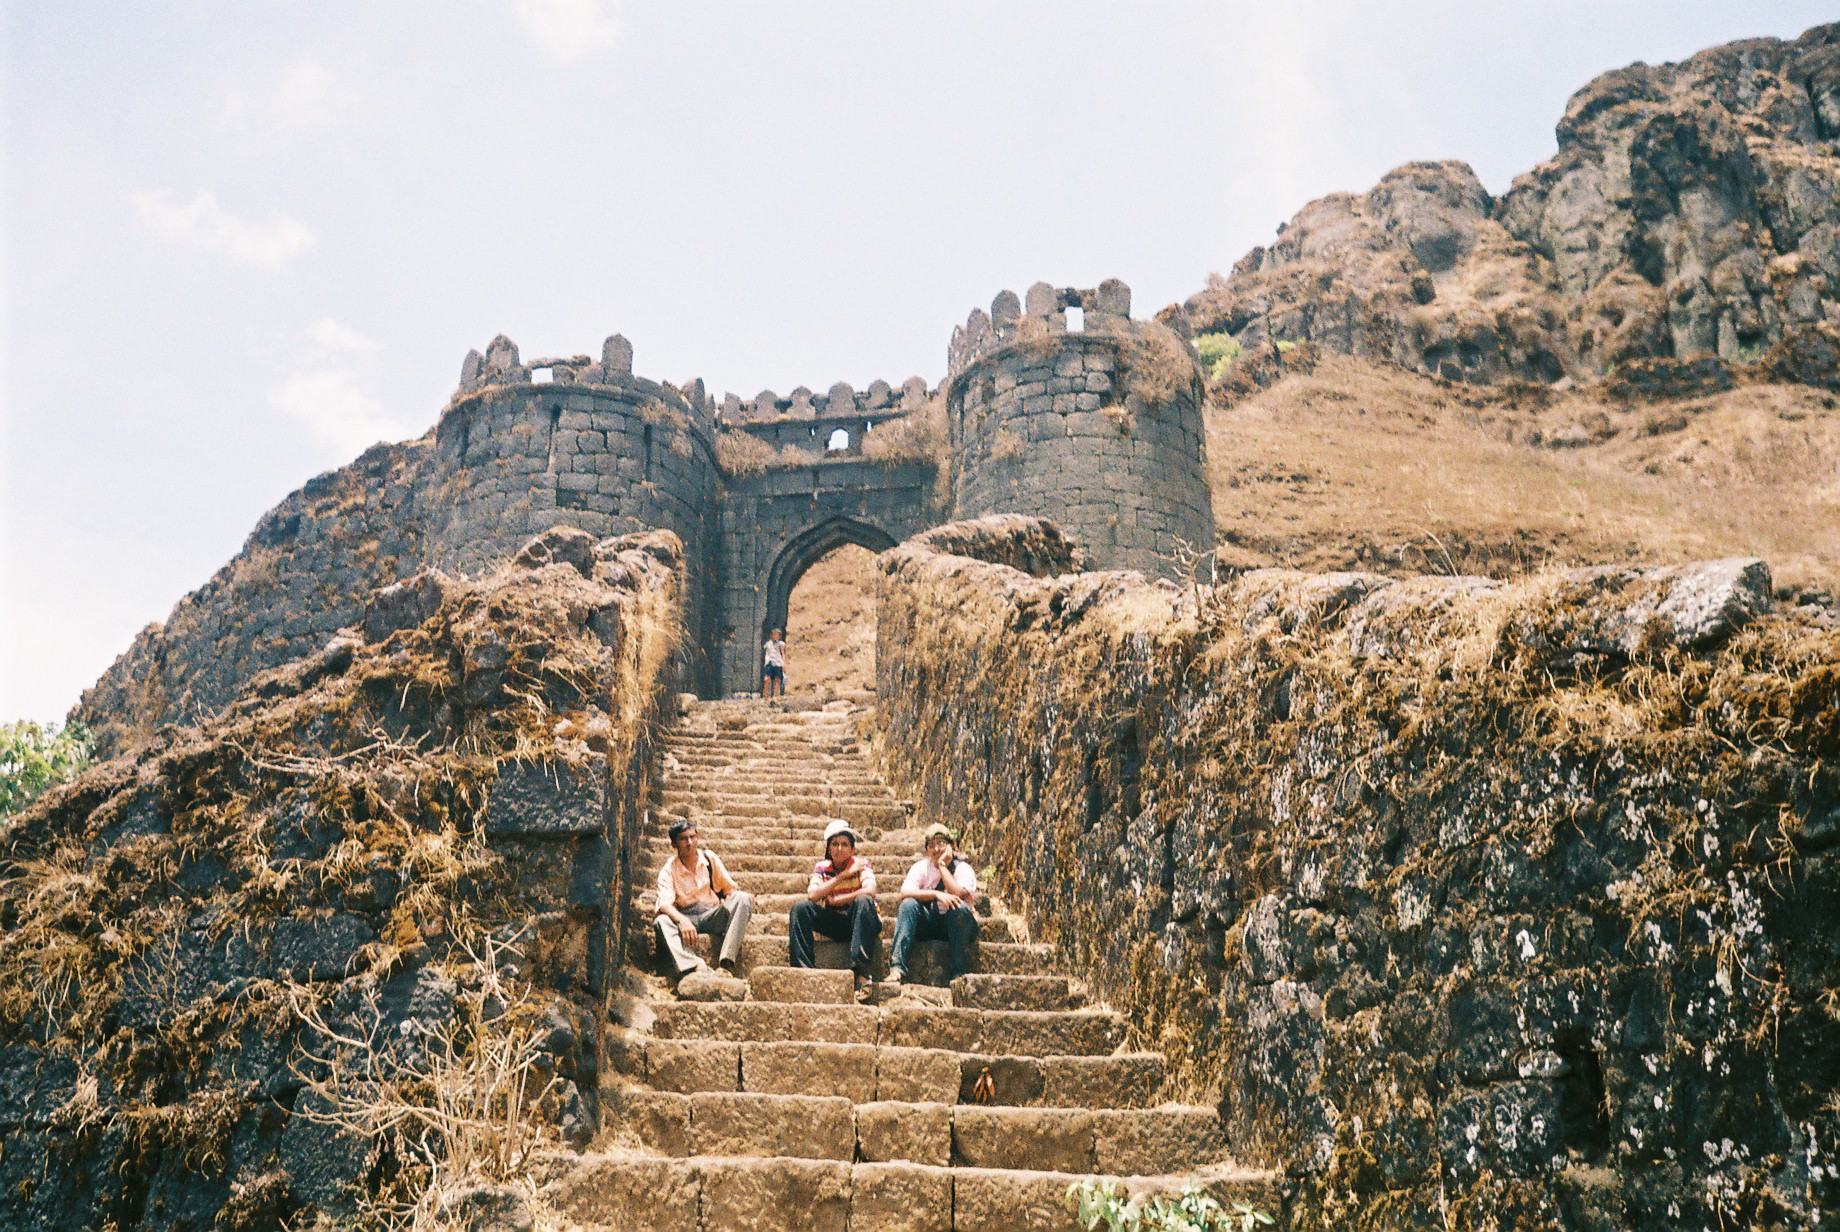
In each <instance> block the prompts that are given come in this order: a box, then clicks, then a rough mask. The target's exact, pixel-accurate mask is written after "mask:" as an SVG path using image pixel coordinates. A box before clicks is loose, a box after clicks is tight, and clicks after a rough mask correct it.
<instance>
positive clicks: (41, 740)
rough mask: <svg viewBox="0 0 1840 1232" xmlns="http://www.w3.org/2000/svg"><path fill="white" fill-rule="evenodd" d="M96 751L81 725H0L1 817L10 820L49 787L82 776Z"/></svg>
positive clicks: (31, 723)
mask: <svg viewBox="0 0 1840 1232" xmlns="http://www.w3.org/2000/svg"><path fill="white" fill-rule="evenodd" d="M94 759H95V751H94V749H93V748H92V746H91V743H90V738H89V732H88V731H86V730H84V727H83V725H82V724H81V723H68V724H65V725H64V726H62V727H60V726H59V725H58V724H56V723H50V724H45V723H34V722H32V721H31V720H30V719H20V720H18V721H17V722H13V723H0V817H9V816H11V815H12V814H14V813H16V812H18V811H19V810H20V809H22V808H24V807H25V806H26V805H28V804H30V803H32V801H34V800H36V799H38V797H39V794H40V793H41V792H43V791H44V790H45V789H46V788H47V787H51V786H53V785H55V784H58V783H62V782H63V781H64V780H65V779H68V778H73V777H75V776H76V775H78V774H81V773H82V772H83V771H84V769H85V768H86V767H88V765H89V764H90V762H91V761H93V760H94Z"/></svg>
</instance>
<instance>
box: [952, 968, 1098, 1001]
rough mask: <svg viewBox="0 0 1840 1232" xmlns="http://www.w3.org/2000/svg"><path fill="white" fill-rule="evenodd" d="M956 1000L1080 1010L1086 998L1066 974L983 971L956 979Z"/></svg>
mask: <svg viewBox="0 0 1840 1232" xmlns="http://www.w3.org/2000/svg"><path fill="white" fill-rule="evenodd" d="M952 1004H953V1005H956V1006H959V1007H961V1008H964V1009H974V1010H1076V1009H1079V1008H1080V1007H1081V1006H1083V1005H1085V1004H1086V998H1085V996H1084V994H1081V993H1077V992H1075V991H1074V989H1073V988H1072V987H1071V986H1070V985H1069V983H1068V981H1067V977H1066V976H1064V975H999V974H996V973H993V972H979V973H976V974H972V975H961V976H959V977H958V978H957V979H955V980H953V981H952Z"/></svg>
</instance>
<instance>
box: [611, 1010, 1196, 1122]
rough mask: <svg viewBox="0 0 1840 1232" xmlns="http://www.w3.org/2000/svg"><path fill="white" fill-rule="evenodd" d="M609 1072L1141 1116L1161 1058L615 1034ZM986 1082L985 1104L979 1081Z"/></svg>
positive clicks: (642, 1078)
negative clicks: (1107, 1110)
mask: <svg viewBox="0 0 1840 1232" xmlns="http://www.w3.org/2000/svg"><path fill="white" fill-rule="evenodd" d="M608 1056H609V1059H610V1064H611V1065H612V1067H613V1071H614V1072H617V1073H619V1074H622V1075H624V1076H625V1077H627V1078H629V1079H632V1080H633V1081H635V1082H640V1083H644V1084H645V1085H647V1086H649V1087H651V1088H653V1089H655V1090H659V1091H671V1092H676V1093H677V1094H681V1095H694V1094H697V1093H699V1092H703V1091H752V1092H756V1093H763V1094H769V1095H804V1094H812V1093H823V1094H827V1095H842V1096H845V1097H846V1098H848V1099H850V1100H852V1101H853V1102H855V1103H858V1104H867V1103H874V1102H876V1101H897V1102H901V1103H941V1104H952V1103H958V1104H976V1103H979V1102H985V1103H988V1104H991V1105H996V1106H1007V1107H1049V1108H1147V1107H1151V1106H1153V1105H1155V1104H1157V1103H1159V1102H1160V1099H1159V1096H1160V1094H1161V1092H1162V1087H1163V1079H1164V1073H1165V1064H1164V1061H1163V1056H1162V1054H1161V1053H1155V1052H1134V1053H1121V1054H1118V1055H1115V1056H1042V1057H1032V1056H1018V1055H1013V1054H984V1053H959V1052H952V1051H949V1050H947V1049H940V1048H902V1047H882V1046H879V1045H875V1044H814V1043H806V1042H803V1041H767V1042H760V1043H737V1042H734V1041H730V1040H695V1039H693V1040H667V1039H658V1038H655V1037H652V1036H648V1035H642V1034H640V1033H638V1032H636V1031H627V1030H624V1029H623V1028H614V1029H613V1031H612V1032H611V1033H610V1036H609V1044H608ZM986 1073H988V1074H989V1075H990V1086H989V1091H988V1094H989V1099H988V1100H985V1101H979V1100H978V1099H977V1097H976V1096H977V1092H976V1087H977V1083H978V1080H979V1078H981V1077H983V1076H984V1075H985V1074H986Z"/></svg>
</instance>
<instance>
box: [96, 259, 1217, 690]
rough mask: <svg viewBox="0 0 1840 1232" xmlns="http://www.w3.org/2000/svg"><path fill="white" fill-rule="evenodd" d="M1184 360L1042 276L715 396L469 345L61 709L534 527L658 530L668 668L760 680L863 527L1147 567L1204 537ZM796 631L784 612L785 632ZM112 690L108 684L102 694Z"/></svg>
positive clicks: (231, 676) (1190, 361) (342, 619)
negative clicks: (681, 552)
mask: <svg viewBox="0 0 1840 1232" xmlns="http://www.w3.org/2000/svg"><path fill="white" fill-rule="evenodd" d="M1202 402H1203V382H1202V372H1201V368H1200V365H1199V363H1198V361H1197V359H1196V358H1195V356H1194V353H1193V350H1192V348H1191V347H1190V346H1189V345H1188V343H1187V342H1186V340H1185V339H1184V338H1182V337H1180V336H1179V335H1178V334H1177V333H1176V332H1175V331H1173V330H1172V329H1170V328H1168V327H1167V326H1165V325H1162V324H1160V323H1158V322H1156V321H1151V320H1134V319H1133V318H1132V317H1131V292H1130V288H1129V287H1127V286H1126V285H1125V284H1124V283H1122V282H1120V281H1117V280H1115V279H1114V280H1108V281H1106V282H1104V283H1102V284H1101V285H1100V286H1098V287H1097V288H1093V289H1075V288H1056V287H1052V286H1049V285H1048V284H1046V283H1036V284H1035V285H1034V286H1032V287H1030V288H1029V290H1028V292H1027V293H1026V295H1024V296H1022V297H1018V296H1017V295H1016V294H1015V293H1014V292H1011V291H1004V292H1003V293H1001V294H999V295H998V296H997V297H996V298H995V300H994V301H993V302H992V303H991V306H990V310H989V311H988V312H985V311H984V310H983V309H977V310H974V311H973V312H972V313H971V314H970V316H969V318H968V319H967V321H966V322H965V324H964V325H962V326H959V327H957V328H955V329H954V330H953V332H952V339H951V344H950V346H949V348H948V353H947V366H946V375H945V378H944V379H943V381H941V383H940V384H939V385H938V386H937V387H929V386H928V385H927V383H926V381H924V380H923V379H921V378H920V377H913V378H911V379H909V380H907V381H905V382H904V383H902V384H901V385H900V386H899V387H896V386H893V385H891V384H889V383H887V382H884V381H875V382H873V383H872V384H870V385H869V387H868V388H867V389H866V390H862V391H858V390H856V389H853V388H852V387H851V386H850V385H848V384H846V383H844V382H838V383H837V384H834V385H832V386H831V387H830V388H829V389H828V390H827V391H825V392H823V393H816V392H813V391H812V390H810V389H806V388H803V387H801V388H799V389H795V390H793V391H792V393H791V394H789V395H787V396H781V395H779V394H777V393H775V392H773V391H771V390H763V391H762V392H760V393H759V394H758V395H756V396H755V397H753V398H751V399H742V398H740V397H737V396H735V395H732V394H731V395H728V396H726V397H723V398H721V399H720V400H718V399H716V398H714V397H712V396H711V395H710V394H709V393H707V392H706V391H705V389H704V384H703V382H702V381H701V380H692V381H689V382H686V383H685V384H684V385H682V386H679V385H674V384H672V383H669V382H665V381H659V380H652V379H648V378H645V377H642V376H639V375H637V374H636V373H635V372H634V358H633V348H632V346H631V344H630V343H629V342H628V341H627V340H626V339H625V338H624V337H621V336H618V335H616V336H614V337H611V338H609V339H607V340H606V342H605V344H604V345H603V347H602V348H601V354H600V357H599V359H598V360H596V359H594V358H593V357H591V356H587V355H579V356H574V357H570V358H534V359H528V360H526V359H524V358H522V357H521V356H520V354H519V351H518V348H517V346H516V344H514V343H513V342H512V341H511V340H510V339H508V338H505V337H502V336H501V337H499V338H497V339H495V340H494V341H493V342H492V343H491V345H490V346H488V347H487V348H486V350H485V351H484V353H483V354H482V353H480V352H478V351H473V352H469V353H468V355H467V356H466V359H465V361H464V363H463V365H462V369H461V379H460V385H459V388H458V389H457V390H456V391H455V394H454V396H453V398H452V399H451V401H450V402H449V403H448V405H447V406H446V408H445V409H444V410H443V411H442V414H441V417H440V420H439V423H438V424H437V425H436V427H435V428H434V430H433V431H432V432H431V433H429V434H427V435H425V436H423V437H422V438H420V439H418V440H414V441H408V442H404V443H401V444H385V445H378V446H376V447H374V448H373V449H371V450H369V451H367V452H366V453H365V454H364V455H362V456H361V457H360V458H358V459H357V460H356V461H355V462H353V463H352V464H351V465H350V466H347V467H345V468H342V469H340V470H338V471H332V472H328V473H327V474H324V475H321V476H318V477H317V478H315V479H314V480H312V481H310V482H309V483H307V484H306V485H305V486H304V487H303V488H302V489H301V490H300V491H298V492H296V493H294V494H293V495H291V496H290V497H288V498H287V499H286V500H284V501H283V502H282V503H281V504H280V505H279V506H277V507H276V508H275V509H274V510H271V511H270V512H269V513H268V514H266V515H265V516H264V517H263V518H262V519H261V521H260V522H259V523H258V525H257V526H256V528H255V530H254V532H253V533H252V534H251V536H250V538H249V541H248V542H247V543H246V544H245V546H244V548H243V550H242V552H241V553H240V554H239V555H238V556H237V557H236V558H235V559H233V560H232V561H231V562H230V563H229V564H227V565H226V566H225V567H224V568H223V570H221V571H220V572H219V574H218V575H217V576H216V577H214V578H213V579H212V580H211V582H210V583H208V584H207V585H206V586H204V587H202V588H201V589H200V590H198V591H196V592H194V593H193V594H192V595H190V596H188V597H187V598H186V599H185V600H184V601H182V602H181V603H180V604H179V606H178V607H177V608H176V609H175V611H174V613H173V615H172V617H171V618H170V619H169V620H168V621H167V622H166V623H165V625H163V626H159V625H156V626H151V627H149V629H147V630H146V631H145V632H143V633H142V634H141V636H140V637H139V638H138V639H137V641H136V643H135V645H134V646H133V648H131V649H130V650H129V652H128V653H127V654H125V655H124V656H123V657H122V658H121V659H120V660H118V661H117V662H116V664H115V665H114V666H113V667H112V668H111V669H110V671H109V672H108V673H107V674H106V675H105V676H104V677H103V678H102V680H101V681H99V682H98V684H97V685H96V687H95V688H94V689H92V690H91V691H90V693H88V694H86V695H85V698H84V701H83V703H82V704H81V705H80V706H79V708H78V714H79V715H81V716H84V717H87V718H89V719H90V720H91V721H92V723H93V724H94V723H98V722H103V723H106V721H107V716H108V706H107V704H106V703H109V702H111V701H112V702H116V703H120V702H132V703H134V705H135V706H136V707H138V708H139V712H141V713H147V714H150V715H152V716H153V717H154V718H155V719H156V720H157V721H171V720H176V719H182V718H185V717H189V716H190V715H191V714H195V713H197V712H198V711H200V710H203V709H206V708H210V707H214V706H216V705H220V704H222V703H223V702H225V701H227V700H229V699H230V698H231V697H233V696H234V695H235V693H236V692H237V690H238V688H239V687H240V686H241V683H242V682H243V681H244V680H246V679H248V677H249V676H250V675H251V674H253V673H254V672H257V671H260V670H262V669H264V668H267V667H271V666H274V665H276V664H279V663H282V662H285V661H288V660H290V659H292V658H296V657H298V656H300V655H302V654H305V653H310V652H311V651H313V650H316V649H318V648H319V646H321V645H323V644H324V643H325V640H326V638H327V637H329V636H330V635H331V634H332V633H333V632H335V631H336V630H337V629H339V628H341V627H344V626H346V625H350V624H353V623H355V622H356V621H357V620H358V618H359V616H360V614H361V612H362V608H363V601H364V596H365V595H366V594H367V593H368V592H369V591H371V590H372V589H374V588H376V587H379V586H384V585H388V584H391V583H393V582H396V581H398V580H401V579H403V578H407V577H409V576H411V575H413V574H415V573H417V572H419V571H420V570H422V569H424V568H435V569H440V570H443V571H446V572H449V573H453V572H466V573H476V572H479V571H482V570H484V569H486V568H488V567H489V566H491V565H493V564H495V563H496V562H498V561H500V560H503V559H505V558H506V557H508V556H509V555H511V554H512V553H513V552H515V551H516V550H517V549H518V547H519V546H520V545H521V544H523V543H524V542H525V541H526V540H527V539H528V538H529V537H530V536H531V534H532V533H534V532H538V531H542V530H545V529H547V528H549V527H550V526H552V525H556V524H570V525H574V526H577V527H580V528H581V529H583V530H585V531H588V532H590V533H592V534H594V535H596V536H606V535H614V534H621V533H625V532H629V531H633V530H637V529H640V528H646V527H662V528H665V529H669V530H671V531H673V532H675V533H676V534H677V535H678V536H679V537H680V538H681V539H682V540H683V543H684V546H685V552H686V558H687V560H688V562H689V568H688V570H687V575H688V587H689V593H688V594H687V595H686V596H685V619H686V622H687V624H688V629H687V634H688V636H687V638H686V647H687V649H686V662H685V664H684V679H683V683H684V684H685V685H686V686H687V687H690V688H693V689H694V690H695V691H697V692H698V693H700V694H702V695H704V696H719V695H723V694H728V693H735V692H743V691H750V690H753V689H757V688H758V686H759V681H758V663H757V659H758V654H759V643H760V640H761V635H762V632H763V630H765V629H768V628H773V627H780V626H785V625H786V624H787V622H788V604H789V600H790V596H791V594H792V590H793V587H794V586H795V585H796V584H797V583H798V581H799V578H800V577H801V575H802V574H803V573H804V572H805V570H806V569H807V568H809V567H810V566H811V565H812V564H814V563H815V562H817V561H818V560H819V559H821V558H822V557H824V556H825V555H826V554H828V553H829V552H831V551H833V550H835V549H836V548H838V547H840V546H842V545H844V544H852V543H853V544H859V545H861V546H863V547H865V548H868V549H870V550H872V551H881V550H883V549H886V548H888V547H891V546H893V545H894V544H895V543H897V542H899V541H901V540H903V539H905V538H907V537H909V536H911V535H913V534H916V533H918V532H920V531H923V530H926V529H928V528H930V527H933V526H936V525H939V524H941V523H944V522H947V521H951V520H954V519H959V518H968V517H977V516H981V515H983V514H987V513H1022V514H1034V515H1038V516H1044V517H1049V518H1052V519H1054V520H1056V521H1058V522H1059V523H1060V524H1061V525H1062V526H1063V527H1064V528H1065V529H1066V530H1067V531H1068V532H1069V533H1070V534H1071V535H1072V536H1073V538H1074V539H1075V540H1076V541H1077V542H1078V543H1079V544H1081V545H1082V546H1083V547H1084V548H1085V550H1086V551H1087V553H1088V554H1089V560H1090V563H1091V564H1092V565H1093V566H1095V567H1099V568H1120V569H1136V570H1141V571H1144V572H1146V573H1149V574H1152V575H1164V576H1167V575H1169V574H1171V573H1173V572H1174V571H1175V569H1176V568H1177V564H1176V562H1177V559H1178V556H1179V553H1180V551H1181V549H1182V547H1183V546H1184V545H1187V546H1191V547H1194V548H1198V549H1206V548H1209V547H1211V546H1212V544H1213V542H1214V521H1213V514H1212V510H1211V508H1210V504H1209V497H1208V487H1207V475H1206V470H1207V465H1206V441H1205V429H1204V425H1203V422H1202ZM793 633H794V635H795V636H796V629H794V630H793ZM123 712H124V711H122V710H120V709H117V710H115V711H114V713H116V714H120V713H123Z"/></svg>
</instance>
